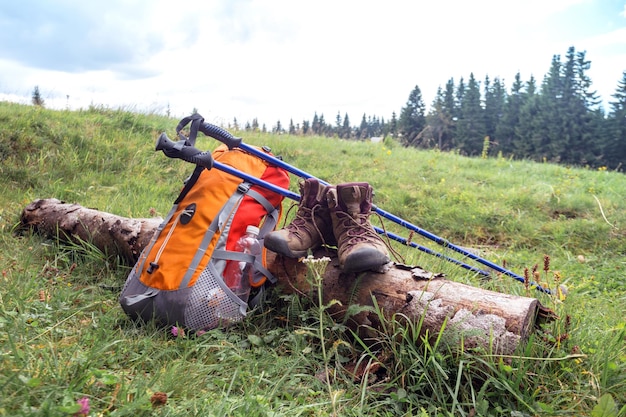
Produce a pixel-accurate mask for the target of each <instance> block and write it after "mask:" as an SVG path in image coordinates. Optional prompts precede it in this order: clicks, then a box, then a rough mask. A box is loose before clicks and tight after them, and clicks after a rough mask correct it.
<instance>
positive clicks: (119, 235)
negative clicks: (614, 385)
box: [21, 199, 550, 354]
mask: <svg viewBox="0 0 626 417" xmlns="http://www.w3.org/2000/svg"><path fill="white" fill-rule="evenodd" d="M161 221H162V220H161V219H158V218H148V219H132V218H126V217H120V216H116V215H114V214H110V213H105V212H102V211H98V210H94V209H88V208H85V207H82V206H80V205H78V204H66V203H64V202H62V201H59V200H56V199H45V200H36V201H34V202H32V203H31V204H29V205H28V206H27V207H26V208H25V209H24V210H23V212H22V216H21V225H22V226H23V227H24V228H29V229H32V230H35V231H37V232H38V233H40V234H43V235H46V236H49V237H51V238H56V239H60V240H70V241H74V242H78V241H85V242H89V243H91V244H93V245H94V246H96V247H98V248H99V249H100V250H102V251H103V252H105V253H107V254H109V255H119V256H120V257H121V258H122V259H123V260H124V261H125V262H127V263H128V264H130V265H132V264H133V263H134V262H135V261H136V260H137V258H138V256H139V254H140V252H141V250H142V249H143V248H144V247H145V246H146V244H147V243H148V242H149V240H150V238H151V236H152V235H153V234H154V231H155V230H156V228H157V227H158V225H159V224H160V223H161ZM323 256H326V257H328V258H329V261H328V263H327V264H326V266H325V268H324V269H323V270H322V271H321V272H320V274H321V275H322V294H323V300H324V303H326V304H332V307H331V308H330V309H329V311H330V312H331V314H333V315H334V316H335V318H336V319H338V320H343V319H344V318H346V317H345V315H346V312H347V308H348V306H349V305H353V304H357V305H361V306H370V307H374V305H375V304H376V305H377V306H378V309H379V311H382V313H383V315H384V316H385V317H387V318H391V317H392V316H394V315H395V317H403V318H404V319H407V320H411V321H415V322H418V323H420V322H421V326H420V328H419V330H420V332H421V333H422V334H426V333H428V334H429V335H440V333H441V332H442V331H443V335H444V336H447V337H448V339H447V340H455V341H457V342H459V343H462V344H463V347H464V348H466V349H467V348H475V347H480V348H483V349H487V350H488V351H490V352H494V353H501V354H511V353H513V352H514V351H515V349H516V348H517V347H518V346H519V344H520V343H521V342H522V341H524V340H526V339H527V337H528V336H529V335H530V333H531V332H532V331H533V329H534V328H535V326H536V325H537V324H538V318H539V317H544V318H546V317H548V318H549V316H550V311H549V310H547V309H546V308H544V307H543V306H542V305H541V304H540V303H539V301H538V300H536V299H534V298H529V297H520V296H514V295H508V294H502V293H498V292H494V291H489V290H484V289H481V288H475V287H472V286H469V285H465V284H461V283H458V282H454V281H451V280H448V279H446V278H445V277H444V276H443V275H442V274H436V273H431V272H428V271H425V270H423V269H421V268H419V267H409V266H406V265H397V264H396V265H394V266H392V267H390V268H389V270H387V271H386V272H384V273H376V272H364V273H359V274H345V273H343V272H342V271H341V269H340V268H339V262H338V259H337V257H336V253H335V252H334V251H332V250H330V249H320V250H318V251H316V253H315V254H314V257H315V258H321V257H323ZM267 266H268V269H269V270H270V271H271V272H272V273H273V274H274V275H275V276H276V277H277V278H278V288H280V290H281V291H283V292H285V293H294V292H297V293H301V294H307V295H310V294H311V291H314V289H312V288H311V284H310V281H311V278H310V275H311V274H310V273H309V272H308V271H309V268H308V267H307V265H306V264H305V263H303V262H300V261H298V260H295V259H289V258H285V257H282V256H279V255H277V254H275V253H272V252H269V253H268V254H267ZM333 300H335V301H338V302H333ZM349 323H350V324H351V325H352V326H353V327H354V328H355V330H357V331H358V332H359V333H360V334H361V335H362V336H364V337H367V336H371V333H372V332H377V331H380V329H381V328H382V326H381V323H380V319H379V315H378V314H377V313H376V311H375V309H374V308H370V309H361V311H360V312H359V313H358V314H356V315H352V316H350V317H349Z"/></svg>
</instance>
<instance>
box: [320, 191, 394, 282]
mask: <svg viewBox="0 0 626 417" xmlns="http://www.w3.org/2000/svg"><path fill="white" fill-rule="evenodd" d="M372 197H373V191H372V187H371V186H370V185H369V184H368V183H366V182H354V183H347V184H338V185H337V186H336V187H335V188H329V190H328V192H327V194H326V198H327V200H328V208H329V209H330V218H331V220H332V223H333V232H334V233H335V238H336V239H337V247H338V257H339V265H340V266H341V268H342V269H343V271H344V272H360V271H367V270H374V271H376V270H381V269H382V268H383V267H384V266H385V265H386V264H387V263H389V262H390V261H391V259H390V258H389V252H388V251H387V247H386V246H385V243H384V242H383V240H382V239H381V238H380V237H379V236H378V234H377V233H376V231H375V230H374V228H373V227H372V225H371V224H370V222H369V216H370V212H371V210H372Z"/></svg>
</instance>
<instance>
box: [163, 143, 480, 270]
mask: <svg viewBox="0 0 626 417" xmlns="http://www.w3.org/2000/svg"><path fill="white" fill-rule="evenodd" d="M180 142H182V141H178V142H174V141H172V140H171V139H169V138H168V137H167V135H166V134H165V133H162V134H161V136H160V137H159V139H158V140H157V145H156V150H157V151H159V150H160V151H163V152H164V153H165V155H167V156H169V157H170V158H179V159H182V160H185V161H187V162H191V163H194V164H196V165H200V166H202V167H205V168H207V169H211V168H215V169H218V170H220V171H223V172H225V173H227V174H230V175H233V176H235V177H238V178H241V179H242V180H244V181H247V182H249V183H251V184H254V185H258V186H260V187H264V188H266V189H268V190H270V191H273V192H275V193H277V194H280V195H282V196H284V197H287V198H290V199H292V200H295V201H300V195H299V194H297V193H294V192H292V191H289V190H287V189H284V188H282V187H279V186H277V185H275V184H272V183H270V182H267V181H265V180H262V179H260V178H257V177H255V176H253V175H250V174H247V173H245V172H243V171H240V170H238V169H235V168H233V167H231V166H229V165H226V164H223V163H221V162H218V161H214V160H213V159H212V158H210V159H209V158H207V152H201V151H199V150H197V149H196V148H194V147H193V146H189V145H185V148H192V149H186V151H185V152H178V150H177V149H176V146H177V144H178V143H180ZM253 149H254V150H255V151H256V150H257V149H256V148H253ZM242 150H243V148H242ZM209 155H210V154H209ZM268 156H269V155H268ZM373 227H374V230H375V231H376V233H378V234H384V235H385V236H388V237H389V238H390V239H393V240H395V241H396V242H400V243H402V244H404V245H406V246H410V247H413V248H416V249H418V250H421V251H422V252H425V253H427V254H429V255H434V256H436V257H438V258H442V259H444V260H446V261H448V262H452V263H454V264H456V265H458V266H461V267H463V268H465V269H467V270H469V271H472V272H475V273H478V274H480V275H484V276H490V275H491V274H490V273H489V272H487V271H483V270H482V269H479V268H476V267H474V266H472V265H468V264H466V263H464V262H461V261H459V260H457V259H454V258H451V257H449V256H445V255H443V254H441V253H437V252H435V251H433V250H431V249H429V248H427V247H424V246H421V245H418V244H417V243H415V242H410V241H408V240H407V239H405V238H403V237H402V236H399V235H396V234H394V233H392V232H389V231H385V230H383V229H380V228H378V227H376V226H373Z"/></svg>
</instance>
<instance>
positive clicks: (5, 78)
mask: <svg viewBox="0 0 626 417" xmlns="http://www.w3.org/2000/svg"><path fill="white" fill-rule="evenodd" d="M0 25H1V27H2V31H0V99H3V100H11V101H19V102H24V103H29V102H30V96H31V94H32V91H33V88H34V87H35V86H39V89H40V92H41V94H42V96H43V98H44V100H45V101H46V105H47V107H53V108H67V107H69V108H71V109H78V108H86V107H88V106H89V105H90V104H94V105H102V106H107V107H114V108H118V107H121V108H124V109H130V110H137V111H150V112H159V113H163V114H165V112H166V110H167V109H168V108H169V109H170V112H171V114H172V115H173V116H176V117H182V116H186V115H188V114H190V113H191V111H192V110H193V109H194V108H195V109H198V111H199V112H200V113H201V114H202V115H203V116H204V117H205V119H207V121H212V122H215V123H228V122H230V121H232V120H233V118H234V117H236V118H237V119H238V121H239V122H240V123H243V122H245V121H251V120H252V119H253V118H257V119H258V120H259V122H260V123H265V124H267V127H268V128H270V127H271V126H273V125H274V124H275V123H276V121H277V120H280V121H281V123H282V124H283V125H284V126H286V125H287V124H288V123H289V120H290V119H293V121H294V123H299V122H301V121H302V120H304V119H306V120H312V118H313V115H314V113H315V112H317V114H318V115H320V114H323V115H324V117H325V118H326V120H327V121H329V122H334V120H335V118H336V116H337V113H340V114H341V115H342V117H343V115H345V114H346V113H347V114H348V116H349V118H350V121H351V123H352V124H353V125H356V124H358V123H359V122H360V120H361V118H362V116H363V114H367V115H368V116H370V115H372V116H377V117H384V118H385V119H389V118H390V117H391V114H392V113H393V112H396V114H399V112H400V110H401V108H402V107H403V106H404V105H405V103H406V101H407V99H408V96H409V94H410V92H411V91H412V90H413V88H414V87H415V86H416V85H417V86H419V87H420V89H421V91H422V94H423V97H424V101H425V103H426V105H427V106H428V105H430V103H431V102H432V99H433V98H434V95H435V93H436V91H437V88H438V87H439V86H442V87H443V86H444V85H445V83H446V82H447V81H448V80H449V79H450V78H454V80H455V82H457V81H458V80H459V79H460V78H461V77H463V78H465V79H466V80H467V78H468V76H469V74H470V73H473V74H474V76H475V77H476V78H477V79H478V80H481V81H482V80H483V79H484V77H485V75H488V76H489V77H490V78H491V79H493V78H496V77H498V78H500V79H501V80H504V82H505V85H506V86H507V88H509V87H510V85H511V82H512V80H513V78H514V76H515V74H516V73H517V72H520V74H521V76H522V79H523V80H525V81H526V80H528V79H529V78H530V76H531V75H533V76H534V77H535V78H536V79H538V81H541V79H543V76H544V75H545V74H546V73H547V72H548V69H549V67H550V62H551V60H552V57H553V55H561V57H563V58H564V57H565V54H566V52H567V49H568V47H570V46H574V47H575V48H576V50H577V51H586V57H587V59H588V60H590V61H591V69H590V70H589V72H588V75H589V76H590V77H591V79H592V81H593V86H592V88H593V89H595V90H597V91H598V93H599V94H600V96H601V98H602V99H603V100H605V101H608V100H610V99H611V97H610V96H611V94H613V92H614V91H615V88H616V87H617V83H618V82H619V81H620V80H621V79H622V72H623V71H626V0H526V1H524V2H519V1H515V2H514V1H508V0H472V1H468V0H438V1H418V0H413V1H409V0H403V1H399V0H387V1H384V2H383V1H380V0H379V1H370V0H354V1H352V0H315V1H310V0H298V1H295V0H291V1H290V0H179V1H171V0H106V1H105V0H92V1H85V0H21V1H2V2H1V3H0Z"/></svg>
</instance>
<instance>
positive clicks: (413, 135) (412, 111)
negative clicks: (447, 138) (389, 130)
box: [398, 85, 426, 145]
mask: <svg viewBox="0 0 626 417" xmlns="http://www.w3.org/2000/svg"><path fill="white" fill-rule="evenodd" d="M425 112H426V109H425V106H424V101H423V99H422V91H421V90H420V88H419V86H417V85H416V86H415V88H413V91H411V94H410V95H409V99H408V100H407V102H406V105H405V106H404V107H403V108H402V110H401V111H400V119H399V120H398V130H399V131H400V133H401V134H402V141H403V142H404V143H405V144H406V145H413V144H414V142H415V141H416V139H417V138H418V135H419V134H420V133H421V132H422V130H424V128H425V127H426V114H425Z"/></svg>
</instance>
